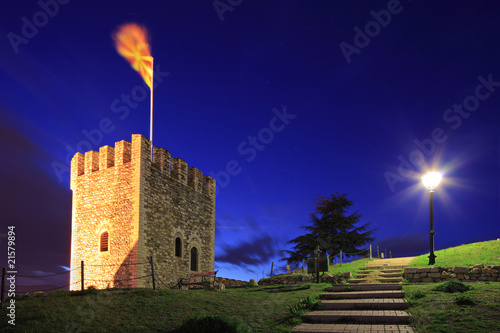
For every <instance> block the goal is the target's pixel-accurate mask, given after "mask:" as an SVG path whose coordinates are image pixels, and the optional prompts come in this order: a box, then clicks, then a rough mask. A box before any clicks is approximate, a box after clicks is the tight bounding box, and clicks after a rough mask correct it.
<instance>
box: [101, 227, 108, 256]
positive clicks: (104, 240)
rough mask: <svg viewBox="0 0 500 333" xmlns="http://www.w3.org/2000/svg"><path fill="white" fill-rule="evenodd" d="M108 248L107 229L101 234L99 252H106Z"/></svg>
mask: <svg viewBox="0 0 500 333" xmlns="http://www.w3.org/2000/svg"><path fill="white" fill-rule="evenodd" d="M108 250H109V234H108V232H107V231H105V232H103V233H102V234H101V252H107V251H108Z"/></svg>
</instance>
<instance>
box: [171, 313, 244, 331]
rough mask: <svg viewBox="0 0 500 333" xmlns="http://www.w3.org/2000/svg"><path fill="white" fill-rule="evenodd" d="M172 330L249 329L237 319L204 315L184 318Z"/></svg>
mask: <svg viewBox="0 0 500 333" xmlns="http://www.w3.org/2000/svg"><path fill="white" fill-rule="evenodd" d="M174 332H177V333H183V332H197V333H247V332H249V329H248V328H247V327H246V326H245V325H243V323H242V322H240V321H239V320H235V319H229V318H227V317H225V316H221V315H206V316H199V317H195V318H188V319H186V320H185V321H184V322H183V323H182V326H180V327H179V328H177V329H176V330H174Z"/></svg>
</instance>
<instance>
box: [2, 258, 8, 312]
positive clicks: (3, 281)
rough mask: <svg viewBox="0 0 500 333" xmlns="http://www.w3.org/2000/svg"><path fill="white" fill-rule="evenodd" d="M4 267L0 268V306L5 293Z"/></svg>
mask: <svg viewBox="0 0 500 333" xmlns="http://www.w3.org/2000/svg"><path fill="white" fill-rule="evenodd" d="M6 274H7V273H6V272H5V267H4V268H2V289H1V291H0V308H1V307H2V306H3V295H4V294H5V275H6Z"/></svg>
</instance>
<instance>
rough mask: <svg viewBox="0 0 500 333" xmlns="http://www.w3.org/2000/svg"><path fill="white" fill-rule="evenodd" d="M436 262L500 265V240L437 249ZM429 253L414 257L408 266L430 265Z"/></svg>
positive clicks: (460, 264)
mask: <svg viewBox="0 0 500 333" xmlns="http://www.w3.org/2000/svg"><path fill="white" fill-rule="evenodd" d="M435 254H436V256H437V257H436V264H435V265H433V266H439V267H453V266H461V267H472V266H474V265H475V264H483V265H484V266H494V265H498V266H500V241H496V240H494V241H488V242H480V243H472V244H466V245H461V246H457V247H451V248H448V249H445V250H440V251H436V252H435ZM428 264H429V254H424V255H421V256H419V257H417V258H415V259H413V260H412V261H411V262H410V264H409V266H408V267H429V265H428Z"/></svg>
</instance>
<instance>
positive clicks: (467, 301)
mask: <svg viewBox="0 0 500 333" xmlns="http://www.w3.org/2000/svg"><path fill="white" fill-rule="evenodd" d="M455 304H458V305H474V304H476V302H475V301H474V300H473V299H472V297H470V296H467V295H458V296H457V297H455Z"/></svg>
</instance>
